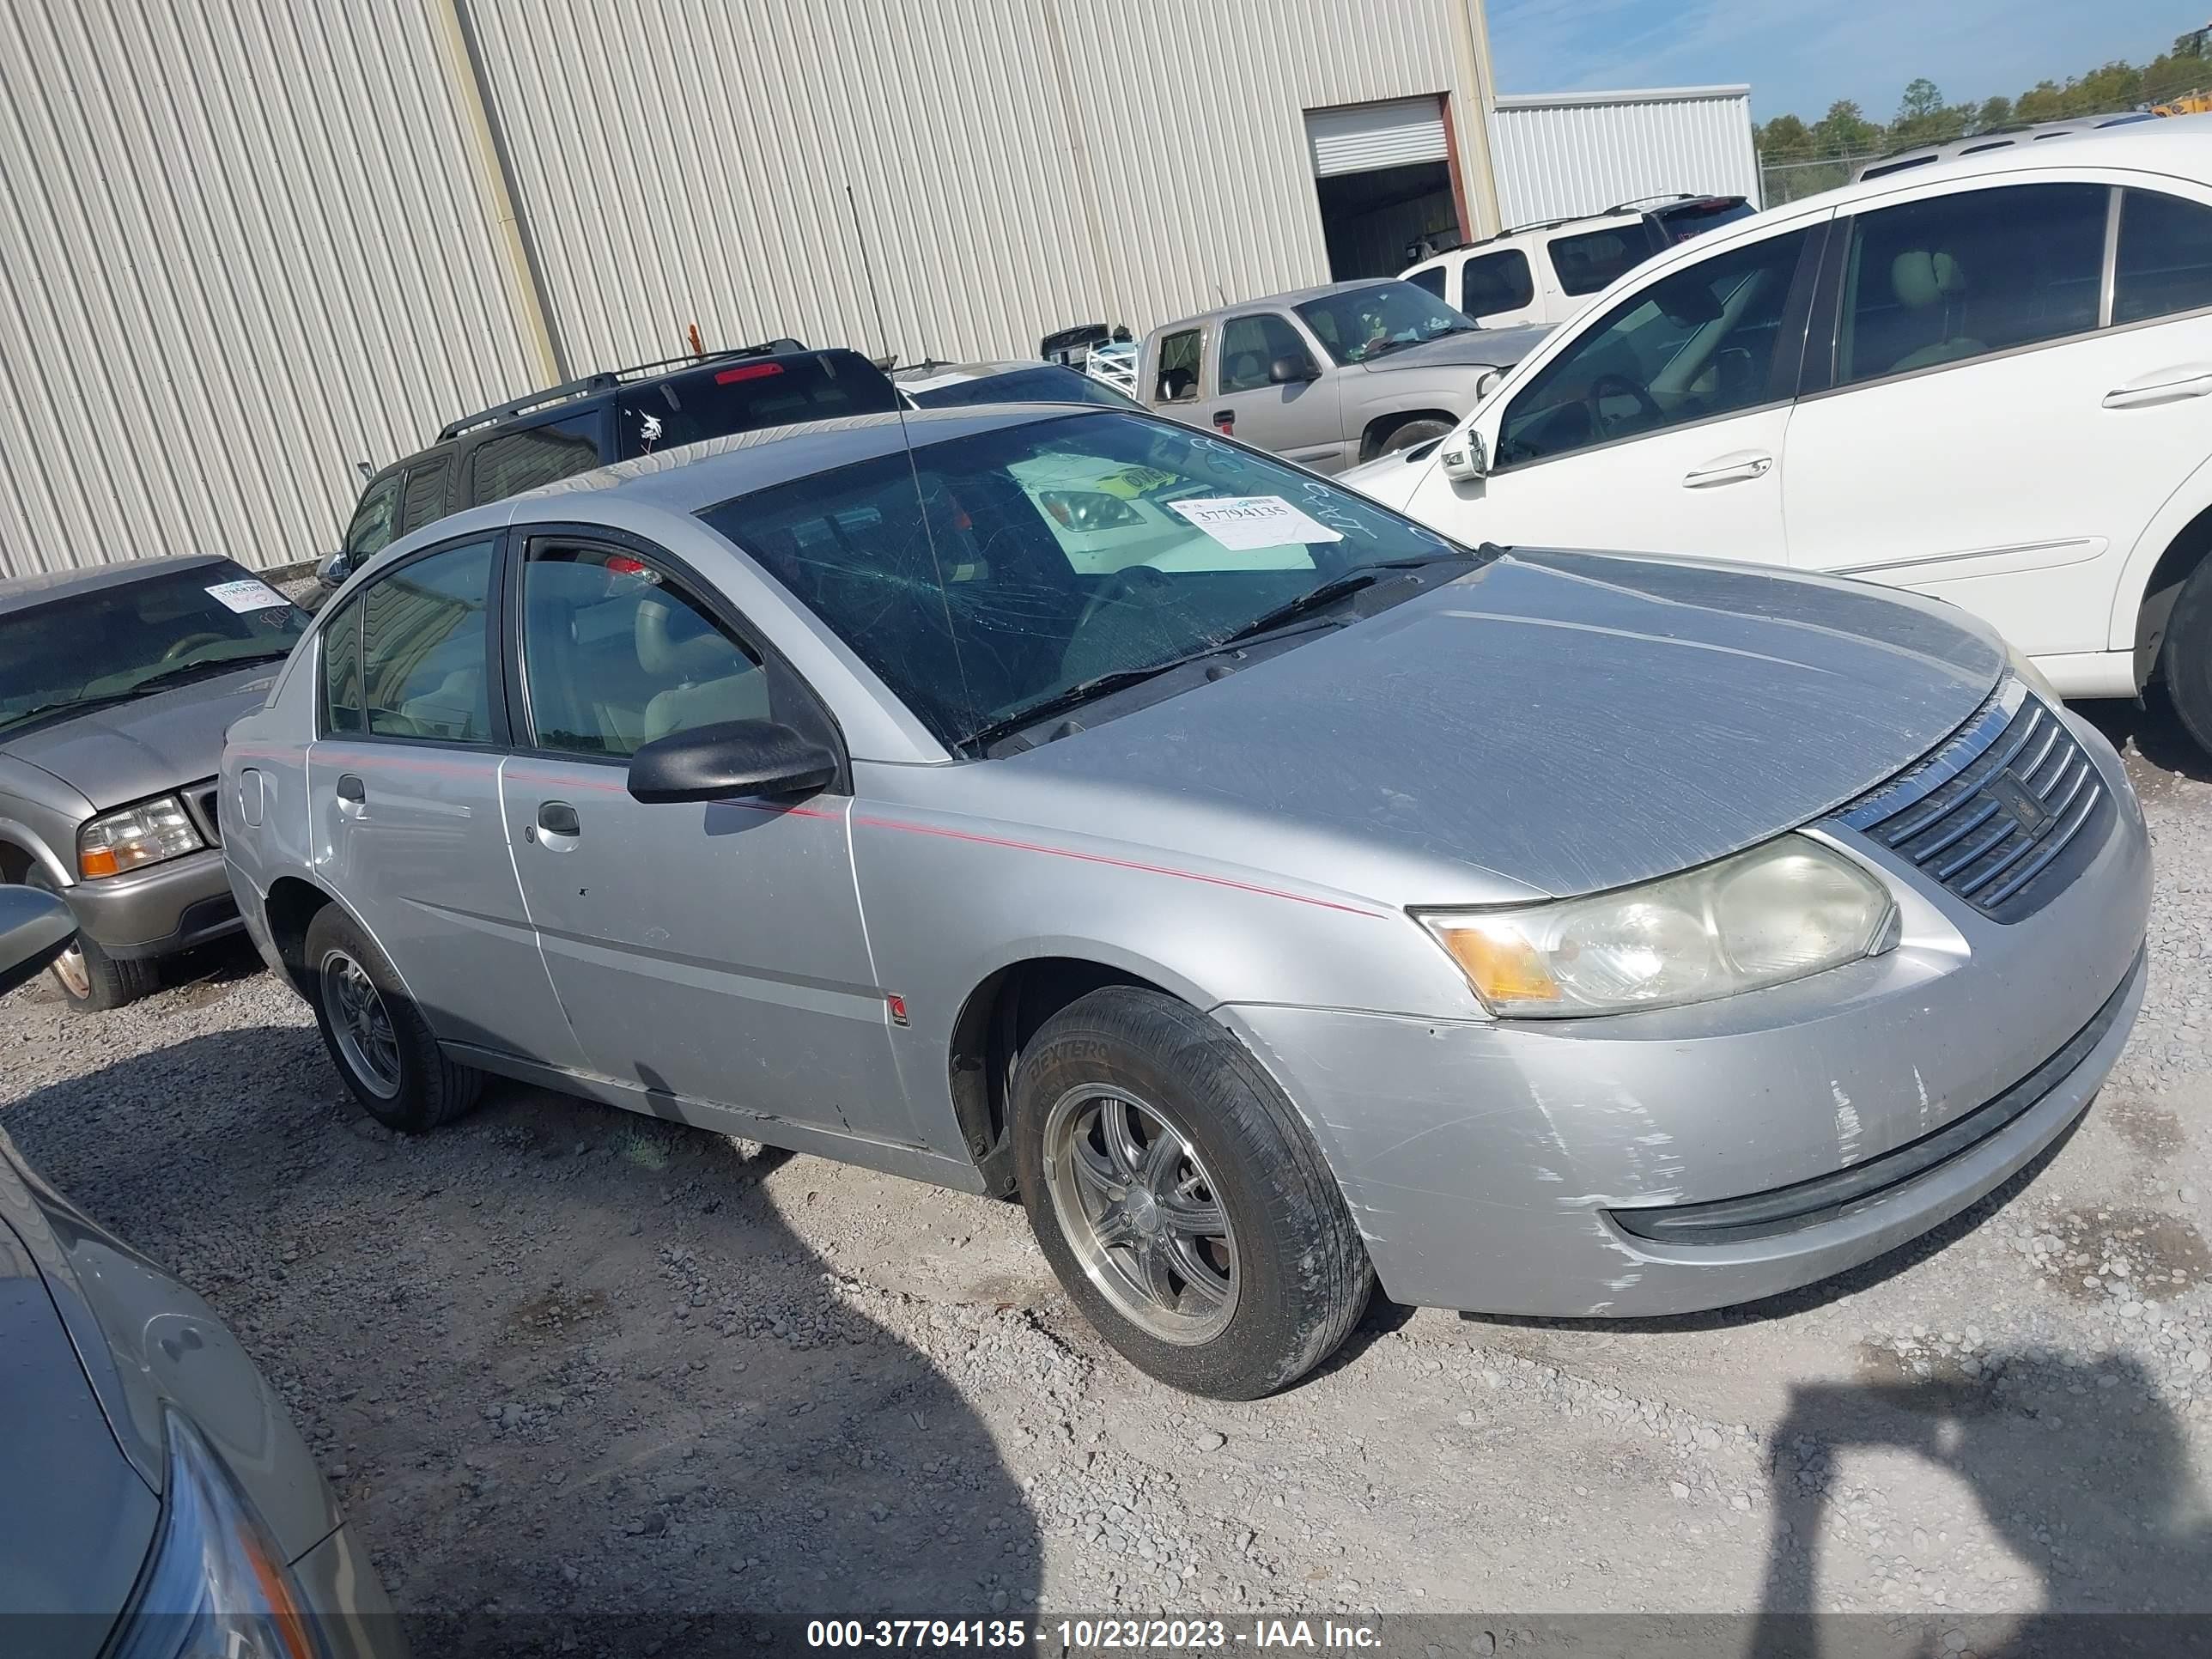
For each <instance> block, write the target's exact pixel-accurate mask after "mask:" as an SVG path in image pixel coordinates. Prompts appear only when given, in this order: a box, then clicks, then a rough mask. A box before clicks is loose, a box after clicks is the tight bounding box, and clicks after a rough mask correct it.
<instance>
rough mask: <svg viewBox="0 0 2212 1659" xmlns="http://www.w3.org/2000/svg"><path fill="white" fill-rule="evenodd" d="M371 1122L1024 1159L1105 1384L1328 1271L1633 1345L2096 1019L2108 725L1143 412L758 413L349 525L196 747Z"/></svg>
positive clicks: (1947, 1191) (1945, 1148) (1925, 631)
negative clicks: (503, 493) (251, 692)
mask: <svg viewBox="0 0 2212 1659" xmlns="http://www.w3.org/2000/svg"><path fill="white" fill-rule="evenodd" d="M222 813H223V829H224V835H223V849H224V855H225V858H226V859H227V860H228V865H229V869H230V874H231V881H232V884H233V886H234V890H235V892H236V896H237V898H238V902H239V905H240V911H241V914H242V915H244V916H245V918H246V925H247V927H248V928H249V929H250V931H251V932H252V935H253V937H254V939H255V940H256V941H257V943H258V945H259V946H260V948H261V951H262V952H263V954H264V956H265V957H267V958H268V960H269V962H270V964H271V965H272V967H274V968H275V969H277V970H278V971H280V972H282V973H283V974H285V975H289V977H290V978H291V980H292V982H293V983H294V984H295V985H296V986H297V987H299V989H300V991H301V994H303V995H304V996H305V997H307V1000H309V1001H310V1002H312V1003H313V1006H314V1008H315V1012H316V1014H317V1016H318V1018H319V1020H320V1022H321V1025H322V1029H323V1031H324V1033H325V1036H326V1037H327V1038H328V1041H329V1046H330V1050H331V1055H332V1057H333V1058H334V1059H335V1060H336V1061H337V1066H338V1067H339V1069H340V1071H341V1072H342V1073H343V1076H344V1078H345V1080H346V1082H347V1084H348V1085H349V1087H350V1088H351V1090H352V1091H353V1092H354V1093H355V1094H356V1096H357V1097H359V1098H360V1100H361V1103H362V1105H363V1106H364V1107H365V1108H367V1109H368V1111H369V1112H371V1113H372V1114H374V1115H375V1116H376V1117H378V1118H379V1119H380V1120H381V1121H384V1122H386V1123H387V1124H390V1125H392V1126H394V1127H398V1128H403V1129H406V1130H410V1131H418V1130H423V1129H428V1128H429V1127H433V1126H435V1125H436V1124H438V1123H440V1122H442V1121H445V1120H447V1119H448V1118H450V1117H452V1116H453V1115H455V1114H456V1113H458V1112H460V1111H462V1110H464V1109H466V1108H467V1106H468V1105H469V1103H471V1100H472V1099H473V1098H474V1097H475V1096H476V1093H477V1087H478V1084H479V1082H480V1080H481V1079H482V1078H483V1075H484V1074H485V1073H496V1074H499V1075H501V1076H505V1077H509V1078H516V1079H523V1080H525V1081H526V1082H529V1083H533V1084H538V1085H546V1086H550V1087H553V1088H557V1089H562V1090H566V1091H572V1092H574V1093H576V1094H580V1095H584V1096H588V1097H592V1098H595V1099H598V1100H602V1101H605V1102H607V1103H611V1104H614V1105H617V1106H623V1107H627V1108H629V1109H632V1110H635V1111H641V1112H650V1113H652V1114H653V1115H656V1116H660V1117H666V1118H673V1119H677V1120H678V1121H684V1122H686V1123H691V1124H696V1125H698V1126H699V1127H702V1128H707V1129H712V1130H717V1131H720V1132H723V1133H734V1134H740V1135H745V1136H750V1137H754V1138H757V1139H761V1140H763V1141H767V1142H770V1143H773V1144H775V1145H777V1146H786V1147H791V1148H795V1149H797V1150H799V1151H802V1152H820V1153H823V1154H826V1155H828V1156H829V1157H833V1158H846V1159H849V1160H851V1161H853V1162H854V1163H859V1164H867V1165H870V1166H872V1167H874V1168H877V1169H881V1170H891V1171H895V1172H896V1173H898V1174H902V1175H908V1176H917V1177H919V1178H921V1179H922V1180H926V1181H932V1182H939V1183H942V1184H944V1185H945V1186H949V1187H954V1188H960V1189H962V1190H963V1191H968V1192H977V1193H996V1194H1006V1193H1012V1192H1016V1191H1018V1193H1019V1194H1020V1195H1021V1199H1022V1201H1023V1203H1024V1206H1025V1207H1026V1208H1027V1211H1028V1213H1029V1217H1030V1222H1031V1225H1033V1227H1034V1229H1035V1231H1036V1236H1037V1239H1038V1242H1039V1243H1040V1244H1041V1245H1042V1248H1043V1250H1044V1253H1045V1255H1046V1256H1047V1258H1048V1260H1049V1261H1050V1262H1051V1264H1052V1266H1053V1268H1054V1271H1055V1272H1056V1273H1058V1275H1059V1277H1060V1281H1061V1282H1062V1284H1063V1285H1065V1286H1066V1291H1067V1293H1068V1295H1069V1297H1071V1298H1072V1299H1073V1301H1074V1302H1075V1304H1077V1305H1078V1306H1079V1308H1080V1309H1081V1310H1083V1311H1084V1313H1085V1314H1086V1315H1087V1316H1089V1317H1090V1318H1091V1321H1092V1322H1094V1323H1095V1324H1096V1325H1097V1328H1099V1330H1100V1331H1101V1332H1102V1333H1103V1334H1104V1335H1105V1337H1106V1338H1107V1340H1109V1341H1110V1342H1111V1343H1113V1345H1114V1346H1116V1347H1117V1348H1119V1349H1120V1350H1121V1352H1123V1353H1124V1354H1126V1355H1127V1357H1128V1358H1130V1359H1131V1360H1133V1362H1135V1363H1136V1364H1138V1365H1139V1367H1141V1368H1142V1369H1143V1370H1146V1371H1148V1372H1150V1373H1151V1374H1152V1375H1153V1376H1157V1377H1159V1378H1161V1379H1163V1380H1164V1381H1166V1382H1169V1383H1173V1384H1176V1386H1179V1387H1182V1388H1184V1389H1191V1390H1194V1391H1196V1392H1199V1393H1203V1394H1210V1395H1219V1396H1225V1397H1233V1398H1243V1397H1250V1396H1254V1395H1261V1394H1264V1393H1266V1392H1267V1391H1268V1390H1270V1389H1277V1388H1279V1387H1281V1386H1283V1385H1285V1384H1286V1383H1290V1382H1291V1381H1292V1380H1293V1379H1295V1378H1296V1377H1297V1376H1299V1375H1300V1374H1302V1373H1303V1372H1304V1371H1305V1370H1308V1369H1309V1368H1310V1367H1311V1366H1313V1365H1314V1364H1316V1363H1317V1362H1318V1361H1320V1360H1321V1359H1322V1358H1325V1357H1326V1356H1327V1355H1328V1353H1329V1352H1331V1350H1333V1349H1334V1347H1335V1346H1337V1344H1338V1343H1339V1341H1340V1340H1341V1339H1342V1338H1343V1337H1344V1335H1345V1334H1346V1332H1347V1331H1349V1330H1350V1329H1351V1328H1352V1325H1353V1322H1355V1321H1356V1320H1357V1319H1358V1316H1359V1314H1360V1310H1361V1308H1362V1306H1363V1304H1364V1303H1365V1301H1366V1299H1367V1296H1368V1292H1369V1290H1370V1285H1371V1284H1373V1283H1375V1282H1376V1281H1379V1282H1380V1284H1381V1285H1382V1288H1383V1291H1384V1292H1385V1293H1387V1294H1388V1295H1389V1296H1390V1297H1395V1299H1397V1300H1399V1301H1401V1302H1408V1303H1417V1304H1433V1305H1440V1306H1443V1307H1448V1308H1457V1309H1473V1310H1490V1311H1495V1312H1502V1313H1515V1314H1539V1315H1577V1316H1588V1315H1609V1316H1636V1315H1650V1314H1671V1313H1678V1312H1681V1311H1685V1310H1692V1309H1702V1308H1711V1307H1715V1306H1718V1305H1721V1304H1730V1303H1737V1302H1742V1301H1746V1300H1748V1299H1750V1298H1753V1297H1763V1296H1765V1295H1767V1294H1769V1293H1771V1292H1774V1291H1782V1290H1785V1289H1788V1288H1790V1287H1791V1286H1795V1285H1804V1284H1806V1283H1808V1282H1809V1281H1812V1280H1814V1279H1820V1278H1821V1277H1823V1276H1824V1275H1826V1274H1830V1273H1835V1272H1836V1271H1838V1269H1840V1268H1844V1267H1850V1266H1851V1265H1852V1264H1854V1263H1857V1262H1861V1261H1866V1260H1867V1259H1868V1258H1869V1257H1872V1256H1875V1255H1879V1254H1881V1252H1882V1251H1884V1250H1887V1249H1890V1248H1891V1247H1892V1246H1894V1245H1896V1244H1898V1243H1901V1242H1902V1241H1904V1240H1906V1239H1909V1238H1911V1237H1914V1236H1915V1235H1917V1234H1919V1233H1921V1232H1923V1231H1926V1230H1927V1229H1928V1228H1929V1227H1931V1226H1933V1225H1936V1223H1938V1222H1940V1221H1942V1219H1944V1218H1946V1217H1948V1216H1950V1215H1952V1214H1954V1212H1957V1211H1959V1210H1960V1209H1961V1208H1962V1207H1964V1206H1966V1205H1968V1204H1970V1203H1972V1201H1973V1200H1975V1199H1976V1198H1978V1197H1979V1196H1980V1195H1982V1194H1985V1193H1987V1192H1988V1191H1990V1188H1994V1187H1996V1186H1997V1185H1998V1184H1999V1183H2000V1182H2003V1181H2004V1179H2005V1178H2006V1177H2007V1176H2009V1175H2011V1174H2012V1173H2013V1172H2015V1170H2019V1169H2021V1167H2022V1166H2023V1165H2025V1164H2027V1163H2029V1162H2030V1161H2031V1160H2033V1158H2035V1157H2036V1155H2037V1154H2038V1153H2039V1152H2040V1151H2041V1150H2042V1149H2044V1148H2045V1147H2046V1146H2050V1145H2051V1142H2052V1141H2053V1140H2054V1139H2056V1138H2057V1136H2059V1135H2060V1134H2062V1133H2063V1132H2064V1131H2065V1129H2066V1128H2067V1127H2068V1126H2069V1124H2071V1123H2072V1122H2073V1121H2074V1120H2075V1118H2076V1117H2077V1116H2078V1115H2080V1114H2081V1111H2082V1109H2083V1108H2084V1107H2085V1106H2086V1105H2087V1103H2088V1100H2089V1098H2090V1097H2091V1095H2092V1094H2093V1092H2094V1091H2095V1090H2096V1089H2097V1087H2098V1085H2099V1084H2100V1082H2101V1081H2102V1079H2104V1077H2105V1075H2106V1072H2107V1071H2108V1070H2109V1069H2110V1067H2111V1066H2112V1061H2113V1059H2114V1056H2115V1055H2116V1054H2118V1050H2119V1048H2120V1046H2121V1044H2122V1043H2123V1042H2124V1041H2125V1039H2126V1037H2127V1034H2128V1030H2129V1026H2130V1023H2131V1022H2132V1020H2133V1019H2134V1018H2135V1014H2136V1007H2137V1006H2138V1002H2139V1000H2140V998H2141V996H2142V979H2143V972H2144V969H2143V937H2144V925H2145V917H2146V914H2147V910H2148V898H2149V888H2150V860H2149V854H2148V847H2147V842H2146V838H2145V836H2144V831H2143V823H2142V816H2141V813H2140V811H2139V810H2138V809H2137V806H2136V802H2135V799H2134V798H2133V796H2132V795H2131V793H2130V790H2129V787H2128V784H2127V782H2126V781H2125V778H2124V775H2123V774H2122V772H2121V769H2120V768H2119V766H2118V763H2117V762H2116V760H2115V758H2114V757H2113V754H2112V750H2111V749H2110V748H2109V747H2107V746H2106V744H2105V743H2104V742H2103V740H2102V739H2101V738H2099V737H2098V736H2097V735H2096V734H2095V733H2094V732H2093V731H2092V730H2090V729H2089V728H2088V727H2087V726H2084V725H2082V724H2081V723H2080V722H2079V721H2078V720H2075V719H2074V718H2073V717H2072V716H2071V715H2069V714H2067V713H2066V712H2065V711H2064V710H2063V709H2062V708H2060V707H2059V706H2058V704H2057V702H2056V701H2055V700H2054V699H2053V698H2052V697H2051V696H2050V695H2049V693H2048V691H2047V690H2045V689H2044V688H2043V687H2042V686H2041V685H2040V684H2038V682H2037V681H2036V679H2035V677H2034V674H2033V671H2032V670H2030V669H2027V668H2026V667H2023V666H2022V665H2021V664H2020V663H2019V662H2018V661H2016V660H2011V659H2008V654H2007V653H2006V650H2005V648H2004V647H2003V646H2002V644H2001V643H2000V642H1999V641H1997V640H1996V638H1995V637H1994V636H1992V635H1991V634H1990V632H1989V630H1988V629H1986V628H1984V626H1983V625H1982V624H1980V623H1977V622H1976V621H1974V620H1973V619H1972V618H1971V617H1968V616H1967V615H1966V613H1965V612H1963V611H1957V610H1954V609H1953V608H1951V607H1950V606H1948V605H1942V604H1938V603H1936V602H1933V601H1930V600H1928V599H1917V598H1913V597H1909V596H1906V595H1902V594H1898V593H1894V592H1885V591H1881V590H1878V589H1875V588H1872V587H1867V586H1859V585H1857V584H1855V583H1850V582H1844V581H1837V580H1814V579H1797V578H1790V577H1783V576H1776V575H1773V574H1766V573H1764V572H1758V571H1753V570H1750V569H1747V568H1731V567H1728V566H1724V565H1719V564H1705V563H1698V562H1681V561H1660V560H1648V559H1632V558H1621V557H1608V556H1595V555H1591V554H1585V553H1561V552H1546V551H1534V550H1502V549H1498V548H1495V547H1483V548H1480V549H1476V550H1468V549H1466V548H1462V547H1460V546H1456V545H1455V544H1451V543H1449V542H1448V541H1446V540H1444V539H1443V538H1440V537H1438V536H1437V535H1436V534H1434V533H1433V532H1429V531H1426V530H1424V529H1422V528H1420V527H1419V526H1416V525H1414V524H1413V523H1411V522H1410V521H1408V520H1405V519H1402V518H1401V517H1399V516H1397V515H1396V514H1395V513H1391V512H1389V510H1387V509H1385V508H1383V507H1378V506H1376V505H1375V504H1373V503H1371V502H1370V501H1365V500H1364V498H1361V497H1358V496H1356V495H1351V494H1348V493H1347V492H1346V491H1344V490H1342V489H1339V488H1337V487H1336V486H1335V485H1334V484H1332V483H1328V482H1327V481H1325V480H1323V479H1321V478H1318V477H1314V476H1313V475H1311V474H1310V473H1306V472H1303V471H1297V470H1296V469H1294V468H1291V467H1289V466H1286V465H1283V464H1281V463H1279V462H1278V461H1275V460H1273V459H1269V458H1268V457H1267V456H1264V455H1261V454H1259V453H1255V452H1254V451H1252V450H1249V449H1247V448H1244V447H1242V446H1240V445H1238V444H1237V443H1234V442H1232V441H1227V440H1225V439H1222V438H1219V437H1217V436H1215V435H1211V434H1205V433H1200V432H1194V431H1193V430H1191V429H1190V428H1187V427H1182V426H1177V425H1175V424H1172V423H1170V422H1165V421H1162V420H1159V419H1157V418H1154V417H1152V416H1147V415H1144V414H1141V413H1138V412H1135V411H1126V412H1125V411H1116V410H1103V409H1089V410H1080V409H1075V408H1050V407H1047V408H1039V407H1035V406H1031V407H1025V408H1006V407H992V408H979V409H963V410H944V411H933V412H927V411H926V412H916V413H908V414H906V415H904V416H895V415H894V416H872V417H867V418H859V419H854V420H849V421H846V422H837V423H830V424H823V425H815V426H810V427H806V428H787V429H783V430H780V431H776V432H769V433H756V434H748V435H744V437H742V438H736V439H728V440H723V441H718V442H715V443H711V444H705V445H699V446H695V447H690V448H686V449H682V450H678V451H675V452H671V453H668V454H665V455H657V456H654V457H652V458H650V459H641V460H637V461H631V462H626V463H623V464H622V465H617V466H614V467H611V468H609V469H607V470H605V471H599V472H595V473H591V474H587V475H586V476H584V477H579V478H575V479H571V480H568V481H566V482H564V483H561V484H558V485H555V486H552V487H550V488H548V489H544V490H543V491H540V492H538V493H537V494H534V495H526V496H522V497H518V498H516V499H513V500H510V501H503V502H501V503H500V504H498V505H497V506H495V507H485V508H481V509H478V510H476V511H474V512H471V513H464V514H460V515H459V516H456V517H453V518H451V519H448V520H443V521H441V523H439V524H438V525H436V526H431V527H429V528H428V529H426V530H425V531H423V532H421V533H419V534H417V535H416V536H415V537H413V538H410V539H409V540H408V541H406V542H404V543H401V544H398V545H396V546H395V547H394V548H393V549H392V550H391V551H389V552H387V553H386V555H385V556H383V557H382V558H380V560H378V561H377V562H376V563H375V564H374V566H373V567H371V568H368V570H365V571H363V572H362V574H359V575H358V576H356V577H355V578H354V579H353V580H350V581H349V583H348V584H347V585H346V586H345V587H343V589H341V590H340V591H339V592H338V593H337V594H336V595H335V596H334V597H333V598H332V599H331V602H330V603H329V604H328V605H325V608H324V610H323V611H322V613H321V615H320V616H319V617H318V618H317V620H316V623H315V625H314V627H313V629H312V630H311V631H310V632H309V634H308V635H307V638H306V640H305V642H304V643H303V645H302V647H301V648H300V649H299V650H297V651H296V652H295V653H294V654H293V656H292V657H291V659H290V660H289V663H288V664H287V665H286V666H285V669H284V671H283V676H282V678H281V679H280V680H279V682H278V684H276V687H275V689H274V690H272V692H271V693H270V699H269V702H268V706H267V707H266V708H264V709H263V710H262V711H261V712H259V713H258V714H252V715H250V716H248V717H247V718H246V719H244V720H240V722H239V723H238V724H237V725H235V726H233V727H232V728H231V732H230V740H229V744H228V750H226V753H225V756H224V760H223V769H222Z"/></svg>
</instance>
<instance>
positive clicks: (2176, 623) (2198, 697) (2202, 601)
mask: <svg viewBox="0 0 2212 1659" xmlns="http://www.w3.org/2000/svg"><path fill="white" fill-rule="evenodd" d="M2160 658H2161V661H2160V666H2161V667H2162V668H2163V669H2164V671H2165V678H2166V695H2167V696H2168V697H2170V698H2171V699H2172V702H2173V708H2174V713H2175V714H2178V715H2179V716H2180V719H2181V724H2182V726H2183V728H2184V729H2185V731H2187V732H2188V733H2189V735H2190V736H2191V738H2194V739H2196V742H2197V747H2198V748H2199V749H2202V750H2204V751H2205V752H2206V753H2207V754H2212V559H2207V560H2206V561H2205V562H2203V563H2202V564H2200V565H2198V566H2197V569H2196V571H2195V572H2194V574H2191V576H2190V578H2189V580H2188V581H2187V582H2185V583H2184V584H2183V586H2182V589H2181V592H2180V594H2179V597H2178V598H2176V599H2175V600H2174V602H2173V611H2172V615H2171V616H2170V617H2167V619H2166V645H2165V647H2164V648H2163V650H2162V651H2161V652H2160Z"/></svg>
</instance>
